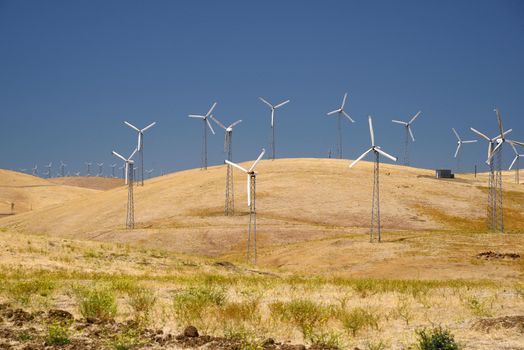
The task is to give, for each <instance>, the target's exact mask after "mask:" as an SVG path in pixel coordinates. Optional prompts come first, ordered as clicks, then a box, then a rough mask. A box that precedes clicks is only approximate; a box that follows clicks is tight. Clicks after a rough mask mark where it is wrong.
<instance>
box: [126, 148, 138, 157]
mask: <svg viewBox="0 0 524 350" xmlns="http://www.w3.org/2000/svg"><path fill="white" fill-rule="evenodd" d="M136 152H138V148H135V150H134V151H133V153H131V155H130V156H129V158H127V159H128V160H130V159H131V158H133V157H134V156H135V154H136Z"/></svg>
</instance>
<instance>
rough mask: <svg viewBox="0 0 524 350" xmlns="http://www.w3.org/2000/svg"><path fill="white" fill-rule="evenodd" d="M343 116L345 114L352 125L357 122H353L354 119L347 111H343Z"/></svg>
mask: <svg viewBox="0 0 524 350" xmlns="http://www.w3.org/2000/svg"><path fill="white" fill-rule="evenodd" d="M342 114H344V116H345V117H346V118H348V119H349V121H350V122H352V123H354V122H355V121H354V120H353V118H351V117H350V116H349V114H347V113H346V111H344V110H342Z"/></svg>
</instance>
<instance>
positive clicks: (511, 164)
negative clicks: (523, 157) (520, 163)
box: [508, 154, 519, 170]
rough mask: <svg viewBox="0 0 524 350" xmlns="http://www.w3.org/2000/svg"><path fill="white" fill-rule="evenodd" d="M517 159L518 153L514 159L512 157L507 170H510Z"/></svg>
mask: <svg viewBox="0 0 524 350" xmlns="http://www.w3.org/2000/svg"><path fill="white" fill-rule="evenodd" d="M517 159H519V155H518V154H517V155H516V156H515V159H513V162H511V165H510V166H509V169H508V170H511V168H513V165H515V162H516V161H517Z"/></svg>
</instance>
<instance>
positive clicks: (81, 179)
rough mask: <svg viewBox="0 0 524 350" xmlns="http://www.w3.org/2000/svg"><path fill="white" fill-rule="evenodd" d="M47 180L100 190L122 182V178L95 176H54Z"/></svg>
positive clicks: (120, 184)
mask: <svg viewBox="0 0 524 350" xmlns="http://www.w3.org/2000/svg"><path fill="white" fill-rule="evenodd" d="M49 181H50V182H52V183H54V184H57V185H66V186H76V187H83V188H90V189H93V190H101V191H106V190H111V189H113V188H116V187H118V186H122V185H123V184H124V180H123V179H115V178H111V177H96V176H65V177H55V178H52V179H50V180H49Z"/></svg>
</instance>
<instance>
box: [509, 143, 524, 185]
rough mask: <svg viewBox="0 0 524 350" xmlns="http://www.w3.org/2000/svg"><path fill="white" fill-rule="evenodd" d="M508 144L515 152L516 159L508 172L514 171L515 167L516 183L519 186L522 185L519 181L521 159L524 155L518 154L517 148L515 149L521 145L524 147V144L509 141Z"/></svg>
mask: <svg viewBox="0 0 524 350" xmlns="http://www.w3.org/2000/svg"><path fill="white" fill-rule="evenodd" d="M508 142H509V144H510V146H511V148H512V149H513V151H514V152H515V158H514V159H513V161H512V162H511V165H510V166H509V169H508V170H511V169H513V166H514V165H515V183H517V184H518V183H520V179H519V169H520V157H522V156H524V154H520V153H519V152H517V148H516V147H515V145H516V144H517V145H518V144H520V145H521V146H524V144H523V143H521V142H515V141H508Z"/></svg>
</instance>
